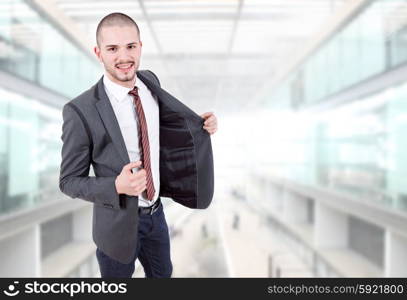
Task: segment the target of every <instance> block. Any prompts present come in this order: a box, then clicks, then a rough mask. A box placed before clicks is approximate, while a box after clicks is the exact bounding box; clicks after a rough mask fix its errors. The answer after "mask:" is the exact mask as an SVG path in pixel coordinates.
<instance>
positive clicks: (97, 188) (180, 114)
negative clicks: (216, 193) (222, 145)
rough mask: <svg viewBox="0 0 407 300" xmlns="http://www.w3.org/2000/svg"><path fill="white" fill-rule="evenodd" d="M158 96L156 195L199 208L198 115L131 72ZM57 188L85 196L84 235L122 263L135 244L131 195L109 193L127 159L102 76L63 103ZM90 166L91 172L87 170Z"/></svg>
mask: <svg viewBox="0 0 407 300" xmlns="http://www.w3.org/2000/svg"><path fill="white" fill-rule="evenodd" d="M137 77H138V79H139V80H142V81H143V82H144V83H145V84H146V86H147V87H148V88H149V90H150V91H151V93H152V95H153V96H154V97H155V98H156V99H157V100H158V105H159V114H160V196H163V197H169V198H172V199H173V200H174V201H176V202H178V203H180V204H181V205H184V206H186V207H189V208H194V209H196V208H201V209H202V208H207V207H208V206H209V204H210V203H211V201H212V197H213V190H214V174H213V156H212V146H211V140H210V135H209V134H208V133H207V131H206V130H204V129H203V128H202V126H203V119H202V118H201V117H200V116H199V115H197V114H196V113H195V112H193V111H192V110H191V109H189V108H188V107H187V106H185V105H184V104H182V103H181V102H180V101H178V100H177V99H176V98H174V97H173V96H171V95H170V94H169V93H167V92H166V91H165V90H163V89H162V88H161V87H160V83H159V80H158V78H157V77H156V76H155V74H154V73H153V72H151V71H148V70H142V71H137ZM61 139H62V141H63V146H62V162H61V168H60V178H59V188H60V190H61V191H62V192H63V193H64V194H66V195H68V196H70V197H72V198H80V199H83V200H86V201H90V202H92V203H93V204H94V205H93V229H92V236H93V240H94V242H95V243H96V245H97V246H98V247H99V248H100V249H101V250H102V251H103V252H104V253H106V254H107V255H109V256H110V257H112V258H114V259H116V260H118V261H120V262H122V263H129V262H130V261H131V260H132V258H133V255H134V253H135V250H136V243H137V230H138V197H136V196H128V195H124V194H120V195H119V194H117V192H116V188H115V179H116V177H117V175H119V174H120V172H121V170H122V168H123V166H124V165H125V164H128V163H129V162H130V160H129V157H128V153H127V150H126V146H125V143H124V139H123V137H122V134H121V131H120V127H119V124H118V122H117V119H116V116H115V114H114V111H113V108H112V106H111V104H110V101H109V99H108V97H107V95H106V93H105V90H104V86H103V81H102V78H101V79H100V80H99V82H98V83H97V84H95V85H94V86H93V87H91V88H90V89H89V90H87V91H85V92H84V93H82V94H81V95H79V96H78V97H76V98H75V99H73V100H71V101H69V102H68V103H67V104H65V106H64V108H63V126H62V136H61ZM91 165H92V167H93V170H94V173H95V176H89V170H90V166H91Z"/></svg>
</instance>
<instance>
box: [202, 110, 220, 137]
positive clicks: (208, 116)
mask: <svg viewBox="0 0 407 300" xmlns="http://www.w3.org/2000/svg"><path fill="white" fill-rule="evenodd" d="M201 117H202V118H204V119H205V122H204V126H203V129H205V130H206V131H208V132H209V134H214V133H215V132H216V131H217V130H218V120H217V119H216V116H215V115H214V113H213V112H206V113H204V114H202V115H201Z"/></svg>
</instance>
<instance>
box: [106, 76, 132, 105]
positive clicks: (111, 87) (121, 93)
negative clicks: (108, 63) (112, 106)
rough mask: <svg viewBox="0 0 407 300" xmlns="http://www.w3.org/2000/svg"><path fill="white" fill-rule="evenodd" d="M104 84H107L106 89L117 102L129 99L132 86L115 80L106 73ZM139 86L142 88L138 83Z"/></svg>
mask: <svg viewBox="0 0 407 300" xmlns="http://www.w3.org/2000/svg"><path fill="white" fill-rule="evenodd" d="M136 76H137V75H136ZM103 84H104V85H105V89H106V90H107V91H108V92H109V94H110V95H112V96H113V98H114V99H115V100H116V101H117V102H123V101H124V100H126V99H127V96H129V92H130V90H131V89H130V88H127V87H124V86H121V85H120V84H117V83H115V82H113V81H112V80H110V78H109V77H108V76H107V75H106V74H104V76H103ZM137 86H138V87H139V88H140V85H139V84H137Z"/></svg>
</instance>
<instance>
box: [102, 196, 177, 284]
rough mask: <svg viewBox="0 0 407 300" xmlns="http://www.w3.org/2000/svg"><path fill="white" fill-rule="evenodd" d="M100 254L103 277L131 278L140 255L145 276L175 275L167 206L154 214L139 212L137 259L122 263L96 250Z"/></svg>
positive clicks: (160, 207) (161, 206)
mask: <svg viewBox="0 0 407 300" xmlns="http://www.w3.org/2000/svg"><path fill="white" fill-rule="evenodd" d="M96 257H97V259H98V262H99V269H100V274H101V277H102V278H131V277H132V275H133V273H134V262H135V260H136V259H137V258H138V259H139V260H140V263H141V265H142V266H143V268H144V273H145V277H148V278H160V277H171V274H172V262H171V258H170V238H169V234H168V226H167V222H166V220H165V215H164V211H163V205H162V204H161V203H160V206H159V208H158V209H157V210H156V211H155V212H154V213H153V214H152V215H149V214H145V215H142V214H140V215H139V227H138V241H137V249H136V253H135V256H134V260H133V261H132V262H131V263H129V264H122V263H120V262H118V261H116V260H114V259H112V258H110V257H109V256H107V255H106V254H105V253H103V252H102V251H101V250H100V249H99V248H97V249H96Z"/></svg>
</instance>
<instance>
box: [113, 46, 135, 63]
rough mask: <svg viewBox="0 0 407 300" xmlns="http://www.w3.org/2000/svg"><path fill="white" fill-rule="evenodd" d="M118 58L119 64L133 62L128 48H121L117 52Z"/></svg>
mask: <svg viewBox="0 0 407 300" xmlns="http://www.w3.org/2000/svg"><path fill="white" fill-rule="evenodd" d="M116 58H117V61H119V62H127V61H133V59H132V57H131V55H130V53H129V50H128V49H127V47H122V48H120V49H119V51H117V57H116Z"/></svg>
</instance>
